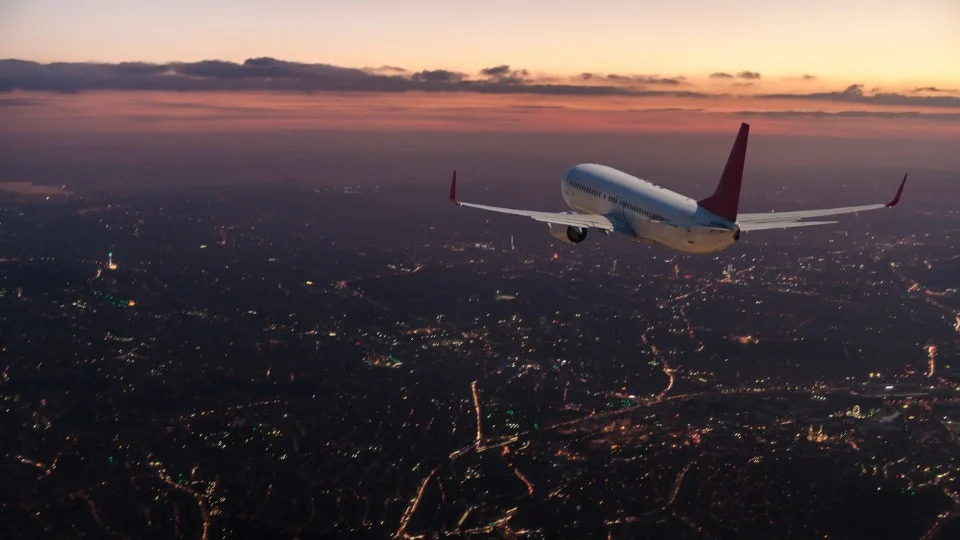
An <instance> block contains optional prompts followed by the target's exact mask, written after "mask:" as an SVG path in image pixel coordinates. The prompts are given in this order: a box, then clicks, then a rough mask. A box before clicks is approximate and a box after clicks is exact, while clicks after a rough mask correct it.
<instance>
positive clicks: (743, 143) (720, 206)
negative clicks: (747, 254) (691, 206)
mask: <svg viewBox="0 0 960 540" xmlns="http://www.w3.org/2000/svg"><path fill="white" fill-rule="evenodd" d="M749 133H750V125H749V124H740V132H739V133H737V140H736V141H735V142H734V143H733V149H732V150H730V157H729V158H727V166H726V167H724V168H723V176H721V177H720V183H719V184H717V190H716V191H714V192H713V195H711V196H709V197H707V198H706V199H703V200H701V201H697V204H699V205H700V206H702V207H703V208H705V209H707V210H708V211H710V212H712V213H714V214H716V215H718V216H720V217H722V218H723V219H728V220H730V221H736V220H737V208H738V207H739V206H740V183H741V181H742V180H743V161H744V159H746V157H747V135H748V134H749Z"/></svg>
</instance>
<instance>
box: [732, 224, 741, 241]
mask: <svg viewBox="0 0 960 540" xmlns="http://www.w3.org/2000/svg"><path fill="white" fill-rule="evenodd" d="M739 239H740V226H738V225H734V226H733V241H734V242H736V241H737V240H739Z"/></svg>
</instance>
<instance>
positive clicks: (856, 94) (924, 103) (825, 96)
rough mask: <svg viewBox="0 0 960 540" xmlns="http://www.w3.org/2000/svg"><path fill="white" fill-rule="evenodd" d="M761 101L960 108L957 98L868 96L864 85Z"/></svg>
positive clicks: (774, 95) (894, 94) (881, 93)
mask: <svg viewBox="0 0 960 540" xmlns="http://www.w3.org/2000/svg"><path fill="white" fill-rule="evenodd" d="M755 97H757V98H759V99H800V100H810V101H836V102H844V103H862V104H867V105H884V106H914V107H948V108H954V107H955V108H960V97H956V96H908V95H905V94H897V93H891V92H878V93H873V95H867V94H866V93H864V91H863V85H862V84H851V85H849V86H847V87H846V88H844V89H843V90H841V91H839V92H815V93H812V94H759V95H757V96H755Z"/></svg>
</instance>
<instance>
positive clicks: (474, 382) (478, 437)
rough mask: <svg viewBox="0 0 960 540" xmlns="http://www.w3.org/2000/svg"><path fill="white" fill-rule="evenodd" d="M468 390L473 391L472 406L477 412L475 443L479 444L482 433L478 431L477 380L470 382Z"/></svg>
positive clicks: (478, 399) (478, 401)
mask: <svg viewBox="0 0 960 540" xmlns="http://www.w3.org/2000/svg"><path fill="white" fill-rule="evenodd" d="M470 392H471V393H473V408H474V410H475V411H476V412H477V442H476V445H477V446H480V440H481V439H483V434H482V433H481V432H480V396H478V395H477V381H473V382H472V383H470Z"/></svg>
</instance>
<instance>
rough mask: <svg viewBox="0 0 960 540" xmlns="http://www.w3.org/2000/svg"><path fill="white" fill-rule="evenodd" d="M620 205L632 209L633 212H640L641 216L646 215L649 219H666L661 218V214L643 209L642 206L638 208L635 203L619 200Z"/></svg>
mask: <svg viewBox="0 0 960 540" xmlns="http://www.w3.org/2000/svg"><path fill="white" fill-rule="evenodd" d="M620 206H622V207H624V208H626V209H627V210H631V211H633V212H636V213H638V214H640V215H641V216H646V217H648V218H650V219H654V220H657V221H666V220H665V219H664V218H663V216H661V215H660V214H655V213H653V212H651V211H649V210H645V209H643V208H640V207H639V206H637V205H635V204H631V203H628V202H623V201H620Z"/></svg>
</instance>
